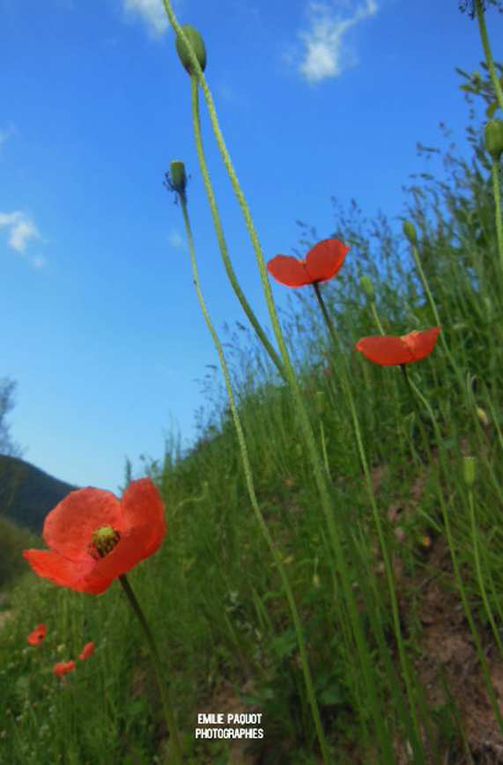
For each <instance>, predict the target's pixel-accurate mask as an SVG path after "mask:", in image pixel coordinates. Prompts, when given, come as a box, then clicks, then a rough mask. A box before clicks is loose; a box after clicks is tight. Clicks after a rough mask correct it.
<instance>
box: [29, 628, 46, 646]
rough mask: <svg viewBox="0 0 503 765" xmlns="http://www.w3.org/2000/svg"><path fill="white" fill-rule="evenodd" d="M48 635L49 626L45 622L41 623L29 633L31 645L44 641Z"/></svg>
mask: <svg viewBox="0 0 503 765" xmlns="http://www.w3.org/2000/svg"><path fill="white" fill-rule="evenodd" d="M46 635H47V627H46V625H45V624H39V625H38V627H36V628H35V629H34V630H33V632H31V633H30V634H29V635H28V643H29V645H40V643H43V642H44V640H45V638H46Z"/></svg>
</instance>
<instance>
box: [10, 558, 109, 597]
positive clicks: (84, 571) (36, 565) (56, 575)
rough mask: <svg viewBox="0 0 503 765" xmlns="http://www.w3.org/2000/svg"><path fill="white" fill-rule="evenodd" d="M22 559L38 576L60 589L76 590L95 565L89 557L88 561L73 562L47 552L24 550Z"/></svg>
mask: <svg viewBox="0 0 503 765" xmlns="http://www.w3.org/2000/svg"><path fill="white" fill-rule="evenodd" d="M23 557H24V558H25V559H26V560H27V561H28V563H29V564H30V566H31V567H32V569H33V570H34V572H35V573H36V574H38V576H41V577H42V578H43V579H49V581H51V582H53V583H54V584H59V585H60V587H71V588H72V589H77V584H78V583H79V582H80V581H82V579H83V578H84V577H85V576H86V575H88V574H89V572H90V571H92V569H93V567H94V566H95V565H96V561H94V560H93V559H92V558H91V557H89V559H88V560H81V561H73V560H69V559H68V558H63V556H61V555H59V554H58V553H56V552H51V551H48V550H25V551H24V552H23Z"/></svg>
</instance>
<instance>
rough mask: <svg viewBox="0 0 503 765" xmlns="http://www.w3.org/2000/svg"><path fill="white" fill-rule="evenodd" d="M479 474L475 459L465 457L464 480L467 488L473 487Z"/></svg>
mask: <svg viewBox="0 0 503 765" xmlns="http://www.w3.org/2000/svg"><path fill="white" fill-rule="evenodd" d="M476 472H477V460H476V459H475V457H463V480H464V482H465V484H466V485H467V486H473V484H474V483H475V475H476Z"/></svg>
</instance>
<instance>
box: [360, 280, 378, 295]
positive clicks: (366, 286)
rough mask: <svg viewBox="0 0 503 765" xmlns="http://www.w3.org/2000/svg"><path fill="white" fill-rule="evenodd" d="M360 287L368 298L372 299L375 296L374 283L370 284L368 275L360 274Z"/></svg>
mask: <svg viewBox="0 0 503 765" xmlns="http://www.w3.org/2000/svg"><path fill="white" fill-rule="evenodd" d="M360 287H361V288H362V290H363V291H364V293H365V294H366V296H367V297H368V299H369V300H374V298H375V292H374V285H373V284H372V280H371V279H370V278H369V277H368V276H362V278H361V279H360Z"/></svg>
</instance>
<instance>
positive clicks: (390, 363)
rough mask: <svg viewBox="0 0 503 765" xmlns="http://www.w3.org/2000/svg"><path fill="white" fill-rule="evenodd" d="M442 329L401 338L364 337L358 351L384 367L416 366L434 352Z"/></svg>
mask: <svg viewBox="0 0 503 765" xmlns="http://www.w3.org/2000/svg"><path fill="white" fill-rule="evenodd" d="M441 331H442V330H441V329H440V327H435V328H434V329H428V330H426V331H425V332H410V333H409V334H408V335H402V336H401V337H395V336H386V337H364V338H363V339H362V340H359V341H358V342H357V344H356V349H357V350H358V351H360V353H363V355H364V356H365V357H366V358H367V359H369V361H373V362H374V364H380V366H382V367H395V366H399V365H401V364H415V363H416V361H422V360H423V359H425V358H427V357H428V356H429V355H430V353H432V352H433V349H434V348H435V345H436V343H437V339H438V336H439V334H440V332H441Z"/></svg>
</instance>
